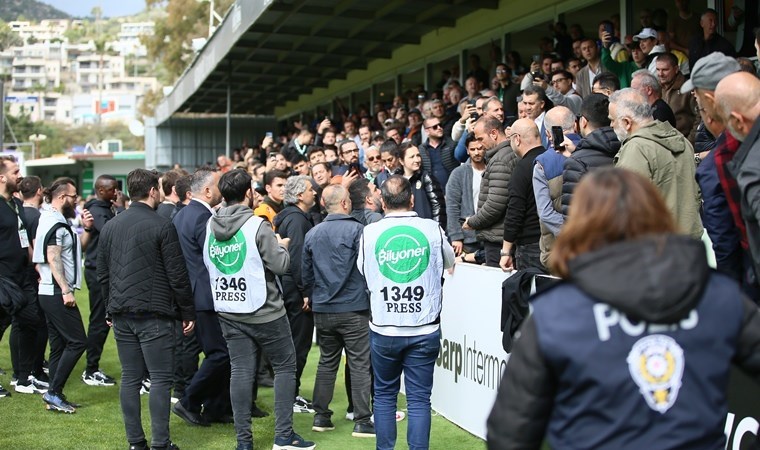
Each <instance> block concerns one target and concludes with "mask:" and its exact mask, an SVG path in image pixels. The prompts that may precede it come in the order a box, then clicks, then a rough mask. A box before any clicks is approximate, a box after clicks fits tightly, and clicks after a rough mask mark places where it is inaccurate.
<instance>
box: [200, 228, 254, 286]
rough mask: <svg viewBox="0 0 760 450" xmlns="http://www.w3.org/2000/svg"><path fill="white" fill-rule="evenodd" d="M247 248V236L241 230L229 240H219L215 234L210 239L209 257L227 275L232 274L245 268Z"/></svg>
mask: <svg viewBox="0 0 760 450" xmlns="http://www.w3.org/2000/svg"><path fill="white" fill-rule="evenodd" d="M246 250H247V249H246V245H245V237H244V236H243V232H242V231H241V230H238V232H237V233H235V235H234V236H232V239H230V240H228V241H217V240H216V237H214V235H211V236H210V237H209V240H208V254H209V257H210V258H209V259H211V262H212V263H213V264H214V266H215V267H216V268H217V270H219V272H222V273H223V274H225V275H232V274H233V273H237V272H239V271H240V269H242V268H243V263H244V262H245V254H246Z"/></svg>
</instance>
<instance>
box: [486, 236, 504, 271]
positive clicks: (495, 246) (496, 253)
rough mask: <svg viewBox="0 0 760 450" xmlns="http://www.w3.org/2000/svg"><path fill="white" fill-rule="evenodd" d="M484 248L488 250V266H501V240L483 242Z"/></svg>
mask: <svg viewBox="0 0 760 450" xmlns="http://www.w3.org/2000/svg"><path fill="white" fill-rule="evenodd" d="M483 249H484V250H485V251H486V266H488V267H499V260H501V253H500V252H501V249H502V244H501V242H499V243H496V242H488V241H485V242H483Z"/></svg>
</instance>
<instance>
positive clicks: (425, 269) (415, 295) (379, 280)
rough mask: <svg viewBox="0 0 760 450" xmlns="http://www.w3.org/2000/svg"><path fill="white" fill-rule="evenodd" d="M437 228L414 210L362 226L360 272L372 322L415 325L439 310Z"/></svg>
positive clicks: (440, 266)
mask: <svg viewBox="0 0 760 450" xmlns="http://www.w3.org/2000/svg"><path fill="white" fill-rule="evenodd" d="M442 239H443V238H442V232H441V229H440V227H439V226H438V222H436V221H433V220H429V219H422V218H420V217H416V216H404V217H387V218H385V219H383V220H381V221H379V222H376V223H373V224H371V225H367V226H366V227H365V228H364V246H363V248H362V252H363V254H364V276H365V278H366V280H367V286H368V288H369V291H370V306H371V309H372V323H373V324H374V325H377V326H396V327H416V326H421V325H427V324H430V323H433V322H435V321H436V319H438V316H439V315H440V313H441V277H442V276H443V254H442V250H441V242H442Z"/></svg>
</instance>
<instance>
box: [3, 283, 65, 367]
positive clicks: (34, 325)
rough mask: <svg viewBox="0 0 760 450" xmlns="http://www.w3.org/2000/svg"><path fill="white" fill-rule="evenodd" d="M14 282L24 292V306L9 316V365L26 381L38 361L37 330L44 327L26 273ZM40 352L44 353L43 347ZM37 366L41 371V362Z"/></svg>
mask: <svg viewBox="0 0 760 450" xmlns="http://www.w3.org/2000/svg"><path fill="white" fill-rule="evenodd" d="M16 281H17V284H18V285H19V287H20V288H21V290H22V291H23V292H24V297H25V298H26V306H24V307H23V308H22V309H21V310H19V311H16V313H15V314H13V315H12V316H11V324H12V326H11V333H10V347H11V364H12V365H13V371H14V372H15V374H16V376H17V377H18V379H19V380H26V379H27V378H28V377H29V375H31V374H32V373H34V372H35V367H34V366H35V362H37V360H39V358H38V353H39V348H40V344H39V337H40V336H39V334H40V332H39V329H40V328H43V327H45V322H41V319H40V318H41V317H42V316H41V315H40V312H39V307H40V304H39V301H38V298H37V290H36V288H35V284H34V283H33V282H32V280H31V279H30V278H29V277H28V276H27V274H26V273H25V274H22V275H20V276H19V277H18V279H17V280H16ZM61 304H63V301H61ZM42 351H43V352H44V347H42ZM39 364H40V367H39V369H40V370H41V369H42V361H41V360H39Z"/></svg>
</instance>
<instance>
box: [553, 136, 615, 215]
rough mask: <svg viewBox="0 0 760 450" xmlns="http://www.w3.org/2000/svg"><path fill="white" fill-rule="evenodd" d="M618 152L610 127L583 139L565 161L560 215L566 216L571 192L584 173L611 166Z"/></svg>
mask: <svg viewBox="0 0 760 450" xmlns="http://www.w3.org/2000/svg"><path fill="white" fill-rule="evenodd" d="M618 150H620V141H619V140H618V138H617V135H615V131H614V130H613V129H612V128H611V127H602V128H599V129H596V130H594V131H592V132H591V133H589V134H588V136H586V137H585V138H583V139H582V140H581V141H580V142H579V143H578V147H577V148H576V149H575V151H574V152H573V154H572V155H570V157H569V158H567V159H566V160H565V166H564V170H563V171H562V214H564V215H565V216H567V210H568V208H569V207H570V200H571V199H572V197H573V191H574V190H575V187H576V186H577V185H578V183H579V182H580V181H581V178H583V176H584V175H586V172H588V171H589V170H594V169H597V168H599V167H607V166H612V165H613V164H614V161H613V158H614V157H615V155H616V154H617V152H618Z"/></svg>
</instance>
